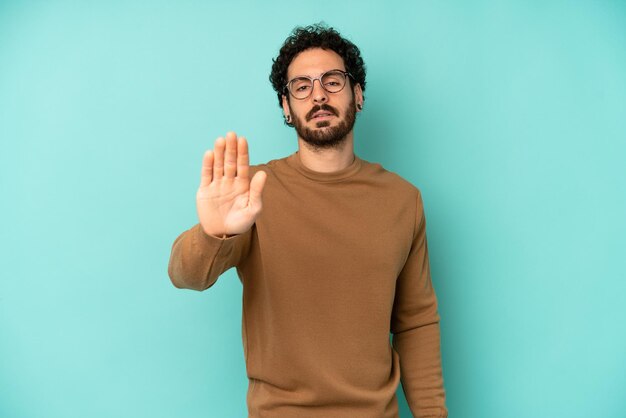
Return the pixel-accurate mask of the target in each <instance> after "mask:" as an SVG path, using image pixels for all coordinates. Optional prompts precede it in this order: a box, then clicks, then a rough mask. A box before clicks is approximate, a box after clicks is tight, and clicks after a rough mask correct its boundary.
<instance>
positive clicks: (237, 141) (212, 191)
mask: <svg viewBox="0 0 626 418" xmlns="http://www.w3.org/2000/svg"><path fill="white" fill-rule="evenodd" d="M249 170H250V159H249V155H248V143H247V141H246V139H245V138H243V137H237V135H236V134H235V133H234V132H229V133H228V134H226V139H224V138H221V137H220V138H218V139H217V140H216V141H215V148H214V150H208V151H207V152H206V153H205V154H204V158H203V160H202V174H201V178H200V187H199V188H198V192H197V193H196V208H197V210H198V218H199V219H200V224H201V225H202V229H204V232H206V233H207V234H209V235H213V236H216V237H223V236H225V235H236V234H241V233H244V232H246V231H247V230H248V229H250V228H251V227H252V225H253V224H254V222H255V220H256V218H257V217H258V215H259V214H260V213H261V209H262V201H261V193H262V192H263V186H264V185H265V180H266V178H267V175H266V174H265V172H263V171H259V172H257V173H256V174H255V175H254V176H253V177H252V180H250V178H249V177H248V174H249Z"/></svg>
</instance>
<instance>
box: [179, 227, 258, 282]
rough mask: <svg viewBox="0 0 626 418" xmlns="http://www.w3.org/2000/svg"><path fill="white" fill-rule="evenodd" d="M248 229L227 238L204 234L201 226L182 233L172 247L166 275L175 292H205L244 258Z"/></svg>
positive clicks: (250, 230)
mask: <svg viewBox="0 0 626 418" xmlns="http://www.w3.org/2000/svg"><path fill="white" fill-rule="evenodd" d="M251 234H252V229H249V230H248V231H247V232H245V233H243V234H240V235H234V236H232V237H229V238H217V237H214V236H211V235H208V234H206V233H205V232H204V231H203V230H202V225H201V224H196V225H195V226H194V227H192V228H191V229H189V230H187V231H185V232H183V233H182V234H180V235H179V236H178V238H176V240H175V241H174V245H172V254H171V255H170V263H169V266H168V269H167V272H168V274H169V276H170V279H171V280H172V283H173V284H174V286H176V287H178V288H179V289H193V290H205V289H208V288H209V287H211V286H213V285H214V284H215V282H216V281H217V278H218V277H219V276H220V275H221V274H222V273H224V272H225V271H226V270H228V269H229V268H231V267H234V266H236V265H237V264H238V263H239V261H240V260H241V259H242V258H243V257H245V255H246V254H247V253H248V250H249V247H250V237H251Z"/></svg>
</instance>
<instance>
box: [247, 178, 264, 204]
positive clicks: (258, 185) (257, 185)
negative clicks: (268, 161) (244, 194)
mask: <svg viewBox="0 0 626 418" xmlns="http://www.w3.org/2000/svg"><path fill="white" fill-rule="evenodd" d="M266 179H267V174H266V173H265V171H257V172H256V173H255V174H254V176H253V177H252V180H250V198H249V200H250V206H255V207H256V206H257V205H258V206H260V205H261V193H263V186H265V180H266Z"/></svg>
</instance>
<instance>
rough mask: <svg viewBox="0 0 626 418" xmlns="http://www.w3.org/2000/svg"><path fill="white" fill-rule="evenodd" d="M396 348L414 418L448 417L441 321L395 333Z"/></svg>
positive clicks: (403, 385)
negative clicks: (442, 362) (442, 358)
mask: <svg viewBox="0 0 626 418" xmlns="http://www.w3.org/2000/svg"><path fill="white" fill-rule="evenodd" d="M393 346H394V349H395V350H396V351H397V352H398V354H399V356H400V373H401V379H402V387H403V390H404V394H405V396H406V399H407V402H408V404H409V407H410V408H411V411H412V412H413V415H414V416H415V417H416V418H426V417H428V418H445V417H447V416H448V411H447V409H446V406H445V391H444V387H443V373H442V366H441V347H440V330H439V322H438V320H437V321H434V322H432V323H429V324H427V325H423V326H420V327H417V328H412V329H409V330H406V331H403V332H400V333H397V334H394V336H393Z"/></svg>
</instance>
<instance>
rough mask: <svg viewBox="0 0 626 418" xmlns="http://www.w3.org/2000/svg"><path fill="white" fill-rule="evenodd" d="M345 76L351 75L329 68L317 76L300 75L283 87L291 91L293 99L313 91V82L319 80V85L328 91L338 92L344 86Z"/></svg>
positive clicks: (300, 97)
mask: <svg viewBox="0 0 626 418" xmlns="http://www.w3.org/2000/svg"><path fill="white" fill-rule="evenodd" d="M347 76H350V77H352V75H351V74H350V73H349V72H347V71H341V70H330V71H326V72H325V73H324V74H322V75H320V76H319V77H315V78H312V77H308V76H300V77H296V78H294V79H292V80H290V81H289V83H287V85H285V89H287V90H288V91H289V93H291V95H292V96H293V98H294V99H298V100H304V99H306V98H307V97H309V96H310V95H311V93H312V92H313V83H315V80H319V82H320V86H322V88H323V89H324V90H326V91H327V92H328V93H339V92H340V91H341V90H343V88H344V87H345V86H346V78H347Z"/></svg>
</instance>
